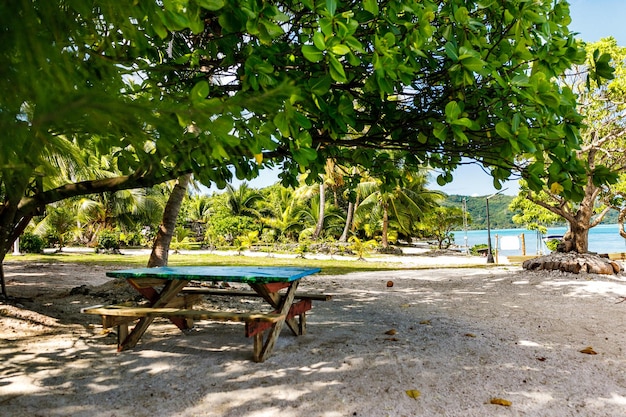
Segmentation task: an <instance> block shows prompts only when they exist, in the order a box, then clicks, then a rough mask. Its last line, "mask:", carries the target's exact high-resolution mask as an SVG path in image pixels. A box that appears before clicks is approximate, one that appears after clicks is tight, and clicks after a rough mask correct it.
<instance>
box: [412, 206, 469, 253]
mask: <svg viewBox="0 0 626 417" xmlns="http://www.w3.org/2000/svg"><path fill="white" fill-rule="evenodd" d="M460 226H463V210H461V209H460V208H458V207H436V208H435V209H434V210H432V211H430V212H429V213H428V214H427V215H426V216H424V217H423V218H422V220H421V221H420V228H421V229H422V233H423V235H424V236H427V237H429V238H434V239H436V240H437V247H438V248H439V249H444V248H448V247H449V246H450V245H451V244H452V242H454V233H453V231H454V230H458V229H459V227H460Z"/></svg>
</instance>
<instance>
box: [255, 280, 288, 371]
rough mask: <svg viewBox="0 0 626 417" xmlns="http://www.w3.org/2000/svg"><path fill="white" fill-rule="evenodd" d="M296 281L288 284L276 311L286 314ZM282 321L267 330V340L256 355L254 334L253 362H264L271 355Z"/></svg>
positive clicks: (256, 347) (283, 321)
mask: <svg viewBox="0 0 626 417" xmlns="http://www.w3.org/2000/svg"><path fill="white" fill-rule="evenodd" d="M298 283H299V281H293V282H292V283H291V285H290V286H289V289H288V290H287V294H286V295H285V297H284V298H282V300H281V305H280V309H279V311H278V313H280V314H285V315H286V314H287V313H288V312H289V309H290V308H291V304H293V300H294V298H295V296H296V289H297V288H298ZM284 323H285V320H279V321H278V322H276V324H274V326H273V327H272V328H271V329H270V330H269V335H268V337H267V340H266V341H265V343H264V344H263V347H262V348H260V349H259V350H260V353H259V354H258V355H257V349H258V346H257V343H258V344H260V343H259V342H258V341H257V339H256V336H255V342H254V344H255V346H254V360H255V362H264V361H265V359H267V358H268V357H269V355H271V353H272V350H273V349H274V345H275V344H276V340H278V336H279V335H280V331H281V330H282V328H283V324H284ZM261 337H262V336H261Z"/></svg>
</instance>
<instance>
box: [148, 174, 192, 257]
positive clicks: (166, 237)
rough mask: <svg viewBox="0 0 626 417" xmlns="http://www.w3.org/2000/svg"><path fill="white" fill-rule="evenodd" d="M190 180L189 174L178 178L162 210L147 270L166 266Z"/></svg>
mask: <svg viewBox="0 0 626 417" xmlns="http://www.w3.org/2000/svg"><path fill="white" fill-rule="evenodd" d="M190 180H191V174H185V175H183V176H182V177H179V178H178V181H176V185H175V186H174V189H173V190H172V193H171V194H170V197H169V199H168V200H167V204H166V205H165V210H163V219H162V220H161V224H160V225H159V230H158V232H157V235H156V238H155V239H154V245H153V246H152V253H151V254H150V260H149V261H148V267H149V268H153V267H157V266H167V261H168V255H169V250H170V243H171V242H172V236H174V229H175V227H176V219H177V218H178V213H179V212H180V206H181V205H182V203H183V199H184V198H185V195H187V185H188V184H189V181H190Z"/></svg>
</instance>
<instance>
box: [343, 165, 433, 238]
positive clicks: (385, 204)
mask: <svg viewBox="0 0 626 417" xmlns="http://www.w3.org/2000/svg"><path fill="white" fill-rule="evenodd" d="M404 180H405V184H404V185H402V184H397V185H396V186H394V187H392V188H385V187H383V184H382V181H381V180H379V179H370V180H368V181H364V182H362V183H360V184H359V193H360V195H362V196H364V199H363V201H362V202H361V204H359V206H358V207H357V209H356V212H355V215H356V216H358V217H359V222H360V223H364V222H365V220H366V219H367V220H369V221H378V222H379V223H380V231H381V245H382V247H383V248H387V247H389V239H388V237H389V225H390V223H391V219H393V221H394V224H395V225H396V228H397V229H398V231H401V232H404V233H405V234H406V235H407V236H410V235H411V232H412V231H413V227H414V225H415V222H417V221H418V220H419V219H420V218H421V217H423V216H424V215H425V214H426V213H427V212H428V211H429V210H431V209H433V208H434V207H436V206H437V200H438V199H439V198H441V196H442V193H441V192H438V191H431V190H428V189H426V184H427V176H426V174H425V173H423V172H418V173H410V172H405V173H404ZM376 229H378V228H377V227H376Z"/></svg>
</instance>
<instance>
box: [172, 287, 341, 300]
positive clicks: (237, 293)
mask: <svg viewBox="0 0 626 417" xmlns="http://www.w3.org/2000/svg"><path fill="white" fill-rule="evenodd" d="M182 292H183V293H188V294H203V295H218V296H231V297H261V295H260V294H258V293H256V292H254V291H245V290H222V289H218V288H207V287H185V288H183V291H182ZM295 298H297V299H299V300H301V299H310V300H316V301H330V300H332V298H333V296H332V295H329V294H315V293H305V292H300V293H297V294H296V296H295Z"/></svg>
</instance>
